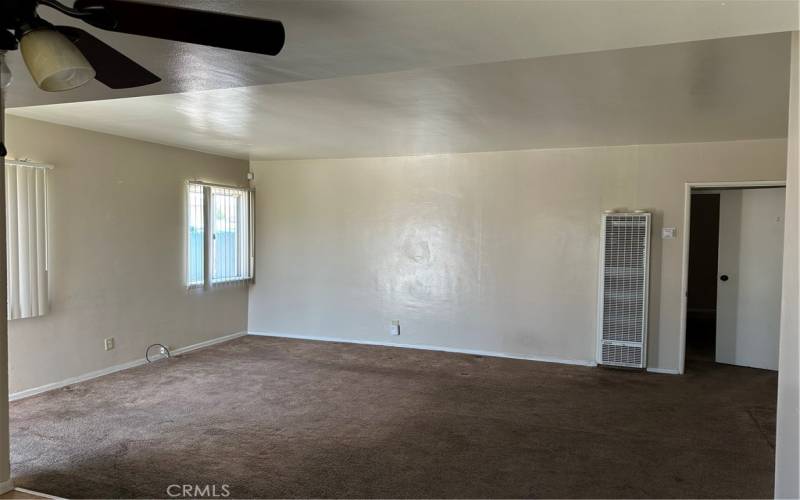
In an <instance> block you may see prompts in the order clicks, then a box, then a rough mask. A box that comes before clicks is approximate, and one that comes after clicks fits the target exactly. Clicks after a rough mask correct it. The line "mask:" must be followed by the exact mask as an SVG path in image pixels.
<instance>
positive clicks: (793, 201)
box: [775, 32, 800, 498]
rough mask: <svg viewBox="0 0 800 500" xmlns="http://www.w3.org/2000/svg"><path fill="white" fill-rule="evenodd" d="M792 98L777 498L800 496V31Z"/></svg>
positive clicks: (795, 49) (794, 40) (794, 51)
mask: <svg viewBox="0 0 800 500" xmlns="http://www.w3.org/2000/svg"><path fill="white" fill-rule="evenodd" d="M791 82H792V84H791V97H790V103H789V135H788V138H789V141H788V143H789V144H788V155H787V156H788V158H787V168H786V172H787V179H786V232H785V234H784V247H783V306H782V308H781V341H780V342H781V345H780V361H779V367H778V416H777V429H776V439H775V442H776V443H777V449H776V451H775V497H776V498H800V474H798V471H799V470H800V409H799V408H798V407H799V406H800V404H799V403H798V400H800V352H798V349H799V348H800V346H799V345H798V321H797V311H798V309H800V298H798V297H800V294H798V288H800V285H799V284H798V273H797V266H798V252H797V235H798V223H800V217H798V212H799V211H800V207H798V182H800V178H798V177H799V176H800V122H799V120H800V34H798V32H794V33H792V69H791Z"/></svg>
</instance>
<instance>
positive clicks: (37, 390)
mask: <svg viewBox="0 0 800 500" xmlns="http://www.w3.org/2000/svg"><path fill="white" fill-rule="evenodd" d="M245 335H247V332H237V333H232V334H230V335H225V336H222V337H217V338H214V339H211V340H206V341H204V342H198V343H197V344H192V345H188V346H186V347H180V348H178V349H175V350H172V351H170V353H171V354H173V355H179V354H183V353H187V352H189V351H194V350H196V349H202V348H203V347H208V346H212V345H214V344H219V343H221V342H227V341H228V340H233V339H235V338H238V337H243V336H245ZM145 364H147V360H146V359H144V358H142V359H136V360H134V361H128V362H127V363H122V364H119V365H114V366H109V367H108V368H103V369H102V370H96V371H93V372H89V373H84V374H83V375H78V376H77V377H70V378H68V379H64V380H60V381H58V382H53V383H50V384H45V385H42V386H39V387H33V388H31V389H25V390H23V391H19V392H14V393H11V394H9V395H8V400H9V401H17V400H19V399H23V398H28V397H31V396H35V395H37V394H42V393H43V392H47V391H52V390H55V389H61V388H62V387H66V386H68V385H72V384H77V383H79V382H84V381H86V380H91V379H93V378H97V377H102V376H103V375H110V374H112V373H116V372H119V371H122V370H128V369H130V368H135V367H137V366H142V365H145Z"/></svg>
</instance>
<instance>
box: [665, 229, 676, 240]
mask: <svg viewBox="0 0 800 500" xmlns="http://www.w3.org/2000/svg"><path fill="white" fill-rule="evenodd" d="M677 232H678V229H677V228H674V227H662V228H661V239H662V240H674V239H675V234H676V233H677Z"/></svg>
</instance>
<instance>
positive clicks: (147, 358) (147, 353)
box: [144, 344, 172, 363]
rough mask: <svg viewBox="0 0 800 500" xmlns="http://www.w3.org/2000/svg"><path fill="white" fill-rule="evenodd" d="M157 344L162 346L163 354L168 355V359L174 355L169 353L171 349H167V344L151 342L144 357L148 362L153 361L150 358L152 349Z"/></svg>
mask: <svg viewBox="0 0 800 500" xmlns="http://www.w3.org/2000/svg"><path fill="white" fill-rule="evenodd" d="M156 346H158V347H160V348H161V354H164V355H166V356H167V358H168V359H169V358H171V357H172V355H171V354H170V353H169V349H167V346H165V345H164V344H150V345H149V346H147V349H146V350H145V351H144V359H146V360H147V362H148V363H152V362H153V361H152V360H151V359H150V349H152V348H153V347H156Z"/></svg>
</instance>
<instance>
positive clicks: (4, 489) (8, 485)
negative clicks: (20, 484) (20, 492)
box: [0, 479, 14, 495]
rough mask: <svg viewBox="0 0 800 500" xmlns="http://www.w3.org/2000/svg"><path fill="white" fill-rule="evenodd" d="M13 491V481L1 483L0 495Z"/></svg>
mask: <svg viewBox="0 0 800 500" xmlns="http://www.w3.org/2000/svg"><path fill="white" fill-rule="evenodd" d="M13 489H14V480H13V479H9V480H8V481H3V482H2V483H0V495H3V494H5V493H8V492H9V491H11V490H13Z"/></svg>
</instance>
